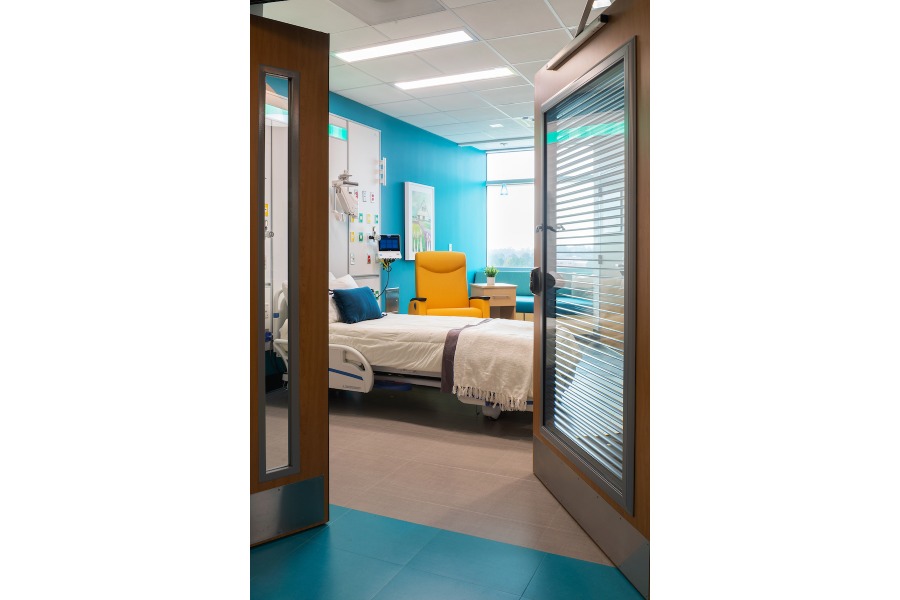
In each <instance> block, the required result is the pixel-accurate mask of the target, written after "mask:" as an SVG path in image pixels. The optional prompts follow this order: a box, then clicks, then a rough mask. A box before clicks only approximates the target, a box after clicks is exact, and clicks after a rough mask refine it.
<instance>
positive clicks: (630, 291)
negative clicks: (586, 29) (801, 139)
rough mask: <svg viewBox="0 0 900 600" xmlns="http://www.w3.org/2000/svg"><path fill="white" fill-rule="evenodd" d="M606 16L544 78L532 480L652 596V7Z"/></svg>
mask: <svg viewBox="0 0 900 600" xmlns="http://www.w3.org/2000/svg"><path fill="white" fill-rule="evenodd" d="M606 15H607V18H608V21H606V22H605V24H604V25H603V26H602V27H599V28H597V29H596V30H595V31H594V33H593V34H592V35H590V37H589V38H588V39H587V40H586V41H583V44H582V45H580V46H578V42H579V41H582V40H579V39H578V38H576V40H575V42H576V43H575V44H573V45H572V48H570V50H571V53H570V55H569V56H568V58H566V59H565V60H564V61H563V62H561V63H560V64H558V65H555V64H554V61H551V63H550V66H551V67H552V69H551V68H547V67H545V68H543V69H542V70H540V71H539V72H538V73H537V75H536V78H535V95H536V99H535V104H536V106H535V133H536V136H537V137H536V140H535V161H536V164H535V175H536V177H535V183H536V185H535V188H536V193H537V197H538V200H539V201H538V202H536V208H535V222H536V224H537V227H536V232H535V261H536V263H537V264H538V267H537V268H536V269H535V270H534V272H533V274H532V288H533V290H532V291H534V293H535V350H536V351H535V377H534V380H535V390H534V398H535V411H534V418H535V420H534V472H535V475H537V477H538V478H539V479H540V480H541V481H542V482H543V483H544V484H545V485H546V486H547V488H548V489H549V490H550V491H551V492H552V493H553V494H554V495H555V496H556V497H557V499H558V500H559V501H560V503H561V504H562V505H563V506H564V507H565V508H566V510H568V511H569V513H570V514H571V515H572V516H573V517H574V518H575V520H576V521H578V523H579V524H580V525H581V526H582V528H583V529H584V530H585V531H586V532H587V533H588V535H590V536H591V537H592V538H593V539H594V541H595V542H597V544H598V545H599V546H600V548H601V549H603V551H604V552H605V553H606V554H607V555H608V556H609V557H610V559H612V560H613V562H614V563H615V564H616V566H617V567H618V568H619V569H620V570H621V571H622V573H623V574H624V575H625V576H626V577H627V578H628V579H629V580H630V581H631V582H632V584H634V586H635V587H636V588H637V589H638V591H640V592H641V593H642V594H643V595H644V596H645V597H649V593H650V592H649V569H650V503H649V501H650V481H649V475H650V457H649V452H650V441H649V431H650V426H649V419H650V394H649V379H650V378H649V367H650V361H649V224H648V217H649V200H650V196H649V98H650V92H649V33H650V30H649V2H648V1H647V0H617V1H616V2H614V3H613V4H612V6H611V7H610V8H609V9H607V11H606ZM557 62H559V61H557Z"/></svg>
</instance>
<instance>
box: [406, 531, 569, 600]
mask: <svg viewBox="0 0 900 600" xmlns="http://www.w3.org/2000/svg"><path fill="white" fill-rule="evenodd" d="M545 556H546V554H545V553H544V552H539V551H537V550H532V549H530V548H522V547H520V546H512V545H510V544H503V543H501V542H494V541H492V540H485V539H481V538H477V537H473V536H470V535H463V534H461V533H453V532H450V531H441V532H440V533H438V535H437V536H435V537H434V539H433V540H431V541H430V542H429V543H428V544H427V545H426V546H425V547H424V548H422V550H421V551H420V552H419V553H418V554H417V555H416V556H414V557H413V559H412V560H411V561H409V565H408V566H409V567H412V568H414V569H419V570H422V571H428V572H429V573H434V574H437V575H443V576H445V577H450V578H452V579H459V580H462V581H468V582H469V583H474V584H477V585H480V586H484V587H488V588H491V589H494V590H500V591H503V592H508V593H510V594H515V595H521V594H522V592H524V591H525V588H526V587H527V586H528V582H529V581H531V578H532V576H533V575H534V574H535V572H536V571H537V569H538V566H539V565H540V564H541V561H542V560H543V558H544V557H545ZM561 597H562V596H561Z"/></svg>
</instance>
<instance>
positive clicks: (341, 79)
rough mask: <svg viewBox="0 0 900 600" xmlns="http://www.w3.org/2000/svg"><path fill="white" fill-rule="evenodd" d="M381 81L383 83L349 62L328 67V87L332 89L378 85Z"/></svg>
mask: <svg viewBox="0 0 900 600" xmlns="http://www.w3.org/2000/svg"><path fill="white" fill-rule="evenodd" d="M379 83H381V81H380V80H378V79H376V78H374V77H372V76H371V75H366V74H365V73H363V72H362V71H360V70H359V69H356V68H354V67H351V66H350V65H347V64H345V65H342V66H340V67H331V68H330V69H328V89H330V90H332V91H340V90H348V89H351V88H358V87H364V86H367V85H378V84H379Z"/></svg>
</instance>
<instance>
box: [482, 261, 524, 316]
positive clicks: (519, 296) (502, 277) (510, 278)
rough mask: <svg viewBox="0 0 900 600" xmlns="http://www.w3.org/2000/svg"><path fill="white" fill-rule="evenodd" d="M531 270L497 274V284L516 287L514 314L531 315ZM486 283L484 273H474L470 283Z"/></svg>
mask: <svg viewBox="0 0 900 600" xmlns="http://www.w3.org/2000/svg"><path fill="white" fill-rule="evenodd" d="M530 279H531V269H528V270H527V271H500V272H499V273H497V283H511V284H513V285H515V286H516V312H520V313H533V312H534V295H532V293H531V286H530V285H529V283H530ZM485 281H487V279H485V276H484V271H475V276H474V277H473V278H472V283H484V282H485Z"/></svg>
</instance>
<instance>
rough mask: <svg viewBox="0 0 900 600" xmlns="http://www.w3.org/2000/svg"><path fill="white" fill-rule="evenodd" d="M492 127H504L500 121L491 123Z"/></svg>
mask: <svg viewBox="0 0 900 600" xmlns="http://www.w3.org/2000/svg"><path fill="white" fill-rule="evenodd" d="M491 127H503V125H502V124H500V123H491Z"/></svg>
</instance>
